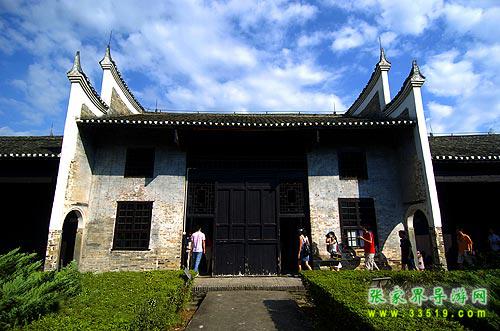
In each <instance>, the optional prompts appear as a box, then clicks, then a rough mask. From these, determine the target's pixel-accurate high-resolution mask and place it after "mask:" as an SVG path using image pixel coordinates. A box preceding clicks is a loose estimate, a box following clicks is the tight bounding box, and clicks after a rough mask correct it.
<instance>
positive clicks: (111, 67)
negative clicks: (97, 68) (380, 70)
mask: <svg viewBox="0 0 500 331" xmlns="http://www.w3.org/2000/svg"><path fill="white" fill-rule="evenodd" d="M99 63H100V65H101V68H102V85H101V98H102V100H103V101H104V102H105V103H106V104H108V105H111V97H112V94H113V89H114V90H115V91H116V93H118V96H119V97H120V99H121V100H122V102H123V103H124V104H125V106H127V108H128V110H129V111H130V113H132V114H140V113H142V109H141V106H140V105H139V104H138V103H137V101H135V100H134V97H133V96H132V94H131V93H130V91H129V90H128V88H127V87H126V86H125V85H124V83H123V81H122V80H121V79H120V74H119V73H118V70H117V68H116V66H115V63H114V62H113V60H112V59H111V51H110V48H109V46H108V47H107V48H106V54H105V55H104V58H103V59H102V60H101V61H100V62H99Z"/></svg>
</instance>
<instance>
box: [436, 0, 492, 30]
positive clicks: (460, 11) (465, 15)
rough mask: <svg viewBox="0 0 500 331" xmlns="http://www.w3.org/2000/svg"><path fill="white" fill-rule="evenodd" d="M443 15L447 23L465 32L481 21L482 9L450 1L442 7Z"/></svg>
mask: <svg viewBox="0 0 500 331" xmlns="http://www.w3.org/2000/svg"><path fill="white" fill-rule="evenodd" d="M444 16H445V18H446V20H447V21H448V24H450V25H452V26H453V27H454V28H455V29H456V30H457V31H460V32H462V33H465V32H468V31H469V30H470V29H471V28H472V27H473V26H474V25H476V24H477V23H479V22H480V21H481V16H483V10H482V9H481V8H471V7H465V6H461V5H459V4H454V3H450V4H446V6H445V7H444Z"/></svg>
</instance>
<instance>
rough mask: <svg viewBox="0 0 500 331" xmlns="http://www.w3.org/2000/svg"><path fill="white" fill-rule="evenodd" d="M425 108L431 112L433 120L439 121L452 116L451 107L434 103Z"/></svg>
mask: <svg viewBox="0 0 500 331" xmlns="http://www.w3.org/2000/svg"><path fill="white" fill-rule="evenodd" d="M427 108H428V109H429V111H430V112H431V117H433V118H436V117H437V118H440V119H441V118H443V117H448V116H450V115H451V114H453V108H452V107H451V106H447V105H442V104H439V103H437V102H434V101H431V102H429V103H428V104H427Z"/></svg>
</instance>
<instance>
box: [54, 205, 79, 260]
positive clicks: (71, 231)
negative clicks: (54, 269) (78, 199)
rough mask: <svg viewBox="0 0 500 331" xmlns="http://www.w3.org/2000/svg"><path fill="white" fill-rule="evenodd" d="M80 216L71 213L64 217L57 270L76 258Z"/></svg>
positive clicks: (73, 212)
mask: <svg viewBox="0 0 500 331" xmlns="http://www.w3.org/2000/svg"><path fill="white" fill-rule="evenodd" d="M80 220H81V214H80V213H79V212H78V211H75V210H73V211H71V212H70V213H68V215H66V218H65V219H64V224H63V230H62V239H61V251H60V255H59V268H62V267H65V266H67V265H68V264H70V263H71V261H73V260H75V259H76V258H77V254H75V253H77V249H76V246H77V245H76V244H77V241H78V240H77V233H78V223H79V221H80Z"/></svg>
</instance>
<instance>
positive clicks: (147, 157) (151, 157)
mask: <svg viewBox="0 0 500 331" xmlns="http://www.w3.org/2000/svg"><path fill="white" fill-rule="evenodd" d="M154 167H155V150H154V148H127V157H126V160H125V174H124V176H125V177H146V178H151V177H153V173H154Z"/></svg>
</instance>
